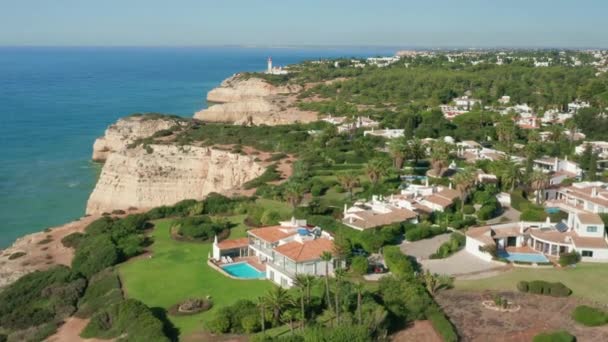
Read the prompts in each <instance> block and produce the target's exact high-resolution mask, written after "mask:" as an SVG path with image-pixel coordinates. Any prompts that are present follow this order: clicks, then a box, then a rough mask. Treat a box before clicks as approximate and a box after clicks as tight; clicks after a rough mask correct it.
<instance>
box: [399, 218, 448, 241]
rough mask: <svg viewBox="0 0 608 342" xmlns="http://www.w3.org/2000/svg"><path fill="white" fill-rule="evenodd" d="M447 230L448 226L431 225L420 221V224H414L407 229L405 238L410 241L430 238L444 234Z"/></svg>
mask: <svg viewBox="0 0 608 342" xmlns="http://www.w3.org/2000/svg"><path fill="white" fill-rule="evenodd" d="M445 232H447V228H446V227H441V226H437V225H436V226H430V225H429V224H428V223H424V222H423V223H420V224H418V225H412V226H410V227H408V228H406V229H405V239H406V240H408V241H418V240H422V239H428V238H431V237H433V236H436V235H439V234H443V233H445Z"/></svg>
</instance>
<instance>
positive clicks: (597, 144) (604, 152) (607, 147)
mask: <svg viewBox="0 0 608 342" xmlns="http://www.w3.org/2000/svg"><path fill="white" fill-rule="evenodd" d="M587 146H591V150H592V151H593V153H597V154H598V156H599V157H600V158H602V159H608V142H606V141H585V142H583V143H582V144H580V145H578V146H576V148H575V149H574V153H576V154H578V155H581V154H583V153H584V152H585V149H586V148H587Z"/></svg>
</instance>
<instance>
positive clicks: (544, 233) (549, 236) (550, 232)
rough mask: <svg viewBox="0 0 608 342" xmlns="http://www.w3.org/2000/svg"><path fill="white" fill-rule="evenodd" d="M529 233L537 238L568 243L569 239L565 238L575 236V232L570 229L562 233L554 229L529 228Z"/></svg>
mask: <svg viewBox="0 0 608 342" xmlns="http://www.w3.org/2000/svg"><path fill="white" fill-rule="evenodd" d="M530 235H531V236H532V237H534V238H537V239H541V240H544V241H549V242H555V243H560V244H570V240H569V239H567V238H571V237H573V236H575V234H573V233H572V232H570V231H568V232H564V233H562V232H559V231H557V230H554V229H547V230H541V229H530Z"/></svg>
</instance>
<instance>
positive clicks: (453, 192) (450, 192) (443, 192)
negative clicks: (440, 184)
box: [437, 189, 460, 201]
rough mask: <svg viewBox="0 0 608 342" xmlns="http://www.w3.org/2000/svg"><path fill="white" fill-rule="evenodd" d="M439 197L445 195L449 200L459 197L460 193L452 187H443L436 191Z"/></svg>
mask: <svg viewBox="0 0 608 342" xmlns="http://www.w3.org/2000/svg"><path fill="white" fill-rule="evenodd" d="M437 195H439V196H441V197H445V198H447V199H450V200H452V201H453V200H455V199H457V198H459V197H460V193H459V192H458V191H456V190H454V189H443V190H441V191H439V192H438V193H437Z"/></svg>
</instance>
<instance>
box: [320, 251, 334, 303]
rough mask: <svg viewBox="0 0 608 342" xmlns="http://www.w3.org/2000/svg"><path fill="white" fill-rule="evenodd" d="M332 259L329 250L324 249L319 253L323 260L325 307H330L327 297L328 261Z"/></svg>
mask: <svg viewBox="0 0 608 342" xmlns="http://www.w3.org/2000/svg"><path fill="white" fill-rule="evenodd" d="M332 259H333V255H332V254H331V252H328V251H324V252H323V253H322V254H321V260H322V261H324V262H325V299H326V300H327V307H329V308H330V309H331V300H330V299H329V262H330V261H331V260H332Z"/></svg>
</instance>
